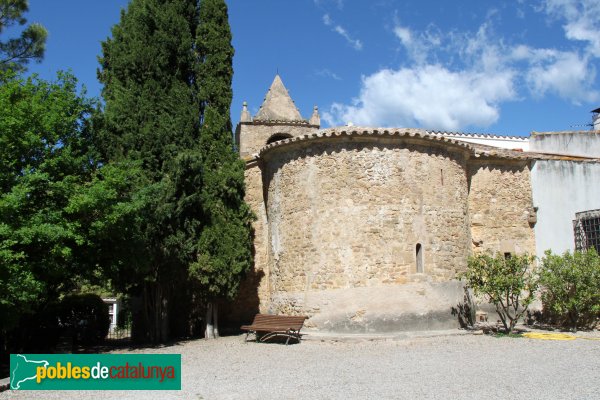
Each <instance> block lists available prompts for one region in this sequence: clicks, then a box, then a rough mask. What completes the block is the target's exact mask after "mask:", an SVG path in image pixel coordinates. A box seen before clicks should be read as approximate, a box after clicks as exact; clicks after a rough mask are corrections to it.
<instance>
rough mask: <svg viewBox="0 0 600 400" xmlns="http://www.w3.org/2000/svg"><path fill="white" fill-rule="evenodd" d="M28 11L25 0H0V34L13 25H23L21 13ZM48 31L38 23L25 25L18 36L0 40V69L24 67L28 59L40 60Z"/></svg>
mask: <svg viewBox="0 0 600 400" xmlns="http://www.w3.org/2000/svg"><path fill="white" fill-rule="evenodd" d="M27 11H29V2H28V1H27V0H0V34H2V32H3V31H5V30H6V28H9V27H11V26H14V25H25V23H27V20H26V19H25V18H24V17H23V14H24V13H26V12H27ZM47 36H48V32H47V31H46V28H44V27H43V26H42V25H40V24H36V23H34V24H31V25H29V26H27V27H26V28H25V29H24V30H23V31H22V32H21V35H20V36H19V37H18V38H12V39H8V40H6V41H0V70H8V69H12V70H15V71H18V70H23V69H25V66H26V65H27V63H28V62H29V61H30V60H35V61H38V62H39V61H41V59H42V58H43V57H44V51H45V49H46V38H47Z"/></svg>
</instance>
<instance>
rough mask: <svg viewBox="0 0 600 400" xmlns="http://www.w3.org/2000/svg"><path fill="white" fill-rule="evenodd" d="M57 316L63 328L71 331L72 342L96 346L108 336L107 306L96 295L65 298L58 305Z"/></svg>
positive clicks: (78, 295) (77, 295)
mask: <svg viewBox="0 0 600 400" xmlns="http://www.w3.org/2000/svg"><path fill="white" fill-rule="evenodd" d="M59 316H60V321H61V324H62V325H63V327H64V328H67V329H70V330H71V332H72V334H73V340H74V341H79V342H80V343H82V344H86V345H90V344H96V343H98V342H100V341H101V340H103V339H104V338H105V337H106V335H107V334H108V329H109V327H110V318H109V315H108V306H107V305H106V304H105V303H104V301H102V299H101V298H100V296H98V295H96V294H76V295H70V296H67V297H65V298H64V299H63V300H62V301H61V303H60V311H59Z"/></svg>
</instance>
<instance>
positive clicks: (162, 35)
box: [98, 0, 202, 342]
mask: <svg viewBox="0 0 600 400" xmlns="http://www.w3.org/2000/svg"><path fill="white" fill-rule="evenodd" d="M197 11H198V10H197V2H196V0H133V1H132V2H131V3H130V4H129V6H128V8H127V10H123V11H122V12H121V21H120V23H119V24H118V25H116V26H114V27H113V30H112V38H109V39H107V40H106V41H105V42H103V43H102V51H103V56H102V58H101V59H100V64H101V70H100V71H99V73H98V75H99V79H100V81H101V82H102V83H103V84H104V88H103V90H102V96H103V97H104V100H105V109H104V114H103V119H102V125H103V128H102V131H101V132H102V133H101V134H100V135H99V142H100V147H101V148H102V149H103V153H104V156H105V161H106V162H111V163H124V162H137V163H139V164H141V166H142V171H143V172H142V174H143V177H141V178H140V179H139V182H143V183H142V184H140V185H139V186H137V187H135V188H134V189H133V190H134V191H135V192H136V193H135V194H133V195H132V198H136V199H137V201H138V202H139V201H143V202H144V205H145V206H144V207H143V212H141V213H140V215H139V216H138V218H137V220H136V221H137V223H136V224H135V225H134V226H129V227H126V228H127V229H129V237H128V236H127V235H125V236H123V240H124V241H131V243H140V242H141V247H142V248H143V249H144V255H145V257H141V258H139V257H138V258H137V259H136V260H128V262H126V263H125V262H124V263H123V264H122V265H121V266H120V267H119V269H118V270H117V271H112V272H113V281H114V282H115V283H116V286H117V287H119V288H120V289H121V290H127V291H129V292H130V293H133V294H136V295H138V296H140V298H141V299H142V302H141V303H142V305H143V306H142V307H141V310H140V311H141V312H139V313H137V314H134V332H133V333H134V336H136V339H139V340H150V341H153V342H161V341H165V340H167V339H168V337H169V329H168V328H169V309H170V308H176V305H174V304H171V303H172V302H171V301H170V299H171V298H172V296H173V293H174V292H175V290H174V288H175V287H176V286H177V287H179V286H181V285H182V283H185V280H186V279H187V268H188V265H189V263H190V262H191V261H192V258H193V254H194V245H195V242H196V238H195V237H194V236H197V235H198V234H197V233H196V232H195V231H196V229H198V228H199V227H200V226H201V215H200V213H199V212H198V210H200V207H201V204H200V195H199V192H200V186H201V180H202V176H201V171H200V169H199V167H200V163H199V157H200V155H199V151H198V146H199V145H198V143H199V118H198V113H199V103H198V93H197V92H198V91H197V86H196V70H195V68H196V64H197V56H196V53H195V43H194V37H195V33H196V29H197V24H198V16H197Z"/></svg>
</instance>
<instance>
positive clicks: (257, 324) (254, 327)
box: [241, 314, 308, 345]
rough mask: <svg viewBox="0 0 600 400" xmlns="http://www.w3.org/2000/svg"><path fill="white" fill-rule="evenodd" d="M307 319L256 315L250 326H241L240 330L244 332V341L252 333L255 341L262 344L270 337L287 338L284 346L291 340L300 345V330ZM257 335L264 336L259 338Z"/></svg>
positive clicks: (304, 317) (302, 317)
mask: <svg viewBox="0 0 600 400" xmlns="http://www.w3.org/2000/svg"><path fill="white" fill-rule="evenodd" d="M307 318H308V317H306V316H299V317H296V316H291V315H268V314H256V316H254V321H252V324H251V325H243V326H242V327H241V329H242V330H243V331H246V341H247V340H248V335H250V334H251V333H253V334H254V335H255V336H256V341H261V342H264V341H266V340H269V339H270V338H272V337H276V336H287V340H286V341H285V344H286V345H287V344H288V342H289V341H290V339H291V338H294V339H296V340H297V341H298V343H300V329H302V326H303V325H304V321H305V320H306V319H307ZM259 334H264V335H262V336H260V337H259Z"/></svg>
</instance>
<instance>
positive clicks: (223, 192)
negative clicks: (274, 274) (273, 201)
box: [190, 0, 252, 338]
mask: <svg viewBox="0 0 600 400" xmlns="http://www.w3.org/2000/svg"><path fill="white" fill-rule="evenodd" d="M199 21H200V22H199V26H198V30H197V35H196V48H197V52H198V57H199V63H198V65H197V78H198V83H199V101H200V115H201V120H202V125H201V128H200V151H201V154H202V171H203V180H204V182H203V186H202V192H201V197H202V211H203V214H204V218H205V222H206V225H205V226H204V228H203V229H202V232H201V234H200V238H199V242H198V254H199V257H198V259H197V260H196V262H194V263H193V264H192V265H191V268H190V273H191V276H192V277H194V278H196V279H197V281H198V282H199V283H200V285H201V287H202V289H203V293H204V295H205V297H206V301H207V303H208V304H207V313H206V332H205V336H206V337H207V338H211V337H215V336H218V325H217V313H218V310H217V307H216V306H217V304H218V303H217V302H216V300H219V299H227V300H232V299H233V297H235V295H236V294H237V291H238V288H239V283H240V280H241V277H242V276H243V275H244V274H245V272H246V271H247V270H248V269H249V268H250V266H251V262H252V254H251V246H252V240H251V230H250V222H251V218H252V214H251V212H250V209H249V207H248V206H247V205H246V203H245V202H244V163H243V162H242V161H241V160H240V159H239V156H238V155H237V153H236V152H235V151H234V144H233V133H232V124H231V119H230V114H229V109H230V106H231V98H232V90H231V83H232V79H233V66H232V62H233V54H234V50H233V47H232V46H231V30H230V28H229V22H228V15H227V5H226V4H225V1H223V0H201V1H200V10H199Z"/></svg>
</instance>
